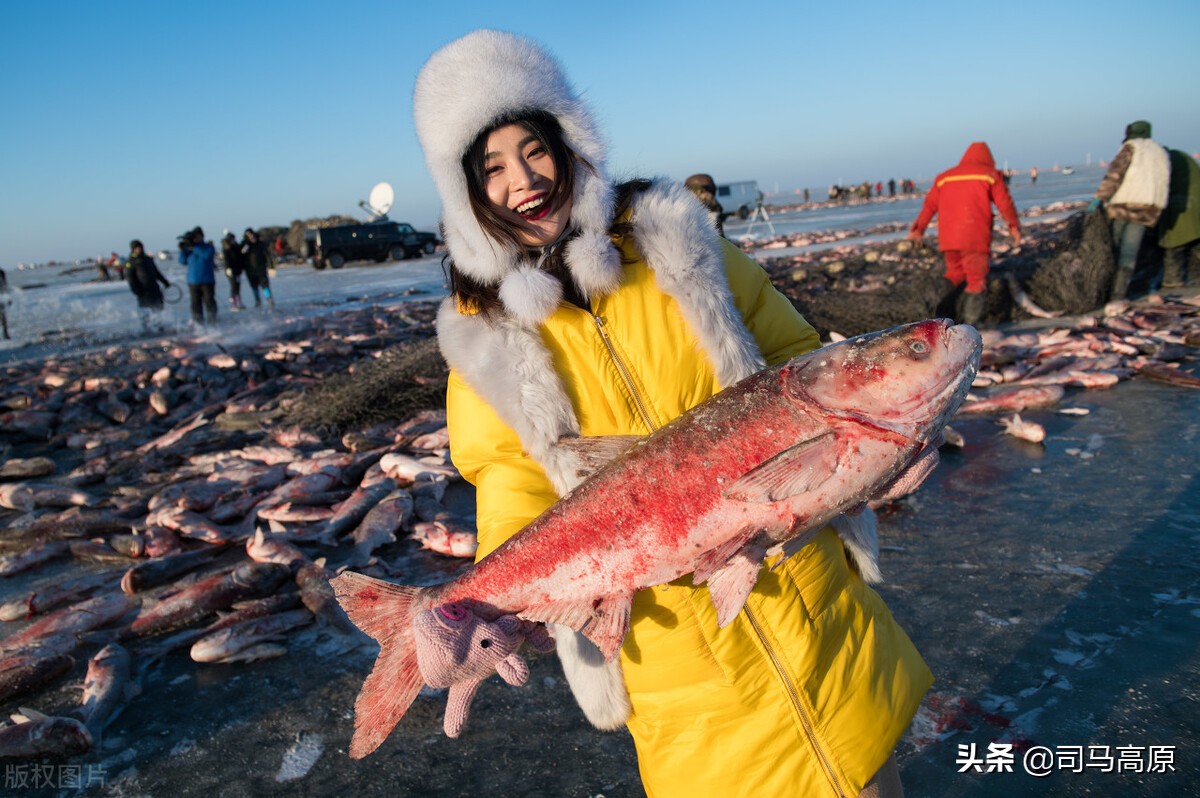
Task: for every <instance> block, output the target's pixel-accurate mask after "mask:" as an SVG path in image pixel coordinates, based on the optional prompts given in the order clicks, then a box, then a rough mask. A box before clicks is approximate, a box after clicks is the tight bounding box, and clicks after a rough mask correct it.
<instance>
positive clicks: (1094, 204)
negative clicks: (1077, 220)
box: [1087, 197, 1100, 213]
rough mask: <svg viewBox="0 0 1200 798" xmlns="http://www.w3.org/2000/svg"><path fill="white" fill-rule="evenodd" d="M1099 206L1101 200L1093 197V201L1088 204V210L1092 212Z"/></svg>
mask: <svg viewBox="0 0 1200 798" xmlns="http://www.w3.org/2000/svg"><path fill="white" fill-rule="evenodd" d="M1099 207H1100V200H1098V199H1097V198H1095V197H1092V201H1091V202H1089V203H1088V204H1087V212H1088V213H1091V212H1092V211H1094V210H1096V209H1097V208H1099Z"/></svg>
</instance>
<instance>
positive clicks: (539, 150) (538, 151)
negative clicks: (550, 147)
mask: <svg viewBox="0 0 1200 798" xmlns="http://www.w3.org/2000/svg"><path fill="white" fill-rule="evenodd" d="M545 154H546V148H545V147H534V148H533V149H531V150H530V151H529V153H528V154H527V155H526V156H525V157H526V158H527V159H530V160H532V159H533V158H537V157H540V156H542V155H545Z"/></svg>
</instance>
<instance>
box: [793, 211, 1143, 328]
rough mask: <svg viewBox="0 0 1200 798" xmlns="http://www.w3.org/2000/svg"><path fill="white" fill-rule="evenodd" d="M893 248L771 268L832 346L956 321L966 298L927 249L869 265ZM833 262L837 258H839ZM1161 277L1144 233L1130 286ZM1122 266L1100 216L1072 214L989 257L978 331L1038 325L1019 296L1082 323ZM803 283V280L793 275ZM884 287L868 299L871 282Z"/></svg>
mask: <svg viewBox="0 0 1200 798" xmlns="http://www.w3.org/2000/svg"><path fill="white" fill-rule="evenodd" d="M895 246H896V245H895V244H894V243H892V244H881V245H869V246H868V247H866V248H864V249H863V251H861V252H859V253H858V254H855V255H850V256H843V257H842V259H839V260H838V261H837V263H838V264H839V266H840V268H839V269H838V270H837V271H836V272H834V271H833V270H831V269H830V268H829V265H830V264H829V262H828V261H824V262H823V261H817V262H814V263H808V264H805V268H803V269H800V270H796V271H792V266H793V265H794V264H789V263H787V262H786V261H785V262H776V263H773V264H772V266H773V268H771V271H772V272H773V275H774V280H775V283H776V285H778V286H779V287H780V288H781V289H782V290H783V291H784V293H786V294H787V295H788V297H790V298H791V300H792V302H793V303H794V304H795V305H796V307H797V308H798V309H799V310H800V312H801V313H802V314H804V317H805V318H806V319H808V321H809V322H810V323H811V324H812V325H813V326H814V327H815V328H816V329H817V331H818V332H819V333H821V335H822V337H826V336H827V335H828V333H829V332H837V333H840V334H842V335H847V336H851V335H859V334H862V333H865V332H871V331H873V330H880V329H885V328H887V327H893V326H895V325H898V324H905V323H907V322H911V321H919V320H921V319H926V318H933V317H949V318H959V317H960V313H959V311H960V309H961V307H960V305H961V297H959V296H949V295H948V294H947V289H948V284H947V283H946V282H945V281H944V280H943V279H942V278H941V275H942V273H943V270H944V265H943V259H942V255H941V253H940V252H937V251H936V250H935V249H933V248H932V247H931V246H929V245H928V244H926V245H923V246H918V247H916V248H914V249H912V250H910V251H908V252H906V253H905V254H904V255H903V256H902V257H901V258H900V259H899V260H898V261H897V260H896V259H894V258H893V259H892V260H885V259H879V260H875V261H874V262H869V261H868V260H867V257H866V255H867V253H869V252H870V251H872V250H875V251H886V250H887V249H888V248H889V247H892V248H894V247H895ZM835 257H836V256H835ZM1161 268H1162V254H1161V250H1160V249H1159V247H1157V246H1156V245H1155V239H1154V232H1153V231H1150V232H1148V233H1147V234H1146V237H1145V239H1144V240H1143V242H1142V248H1141V250H1140V252H1139V255H1138V260H1137V268H1136V271H1135V273H1134V278H1133V281H1132V283H1131V284H1130V292H1131V294H1132V295H1135V296H1136V295H1137V294H1139V293H1142V292H1145V291H1147V290H1150V282H1151V278H1152V276H1153V275H1155V274H1157V273H1158V272H1159V271H1160V270H1161ZM1115 270H1116V260H1115V256H1114V252H1113V242H1112V233H1111V230H1110V226H1109V222H1108V220H1107V218H1106V217H1105V215H1104V212H1103V211H1102V210H1097V211H1093V212H1092V213H1082V212H1081V213H1076V214H1074V215H1072V216H1070V217H1068V218H1067V219H1066V220H1064V221H1063V222H1061V223H1060V229H1057V230H1055V231H1053V232H1050V233H1048V234H1047V233H1043V234H1042V235H1040V236H1038V237H1037V238H1036V239H1035V240H1033V241H1030V242H1027V243H1025V244H1023V245H1022V246H1021V247H1020V248H1019V249H1018V250H1016V251H1015V252H1013V253H1005V254H998V255H993V259H992V266H991V273H990V274H989V275H988V290H987V304H986V307H985V310H984V314H983V319H982V323H983V324H985V325H994V324H1000V323H1003V322H1009V321H1020V320H1024V319H1029V318H1032V317H1033V315H1035V314H1031V313H1030V312H1029V311H1028V310H1027V307H1026V306H1023V305H1022V303H1021V302H1020V301H1019V295H1018V292H1023V293H1024V294H1025V296H1026V297H1027V300H1031V301H1032V303H1033V304H1034V305H1036V306H1037V307H1038V308H1041V309H1042V310H1044V311H1048V312H1051V313H1057V314H1058V315H1066V316H1077V315H1082V314H1086V313H1091V312H1094V311H1097V310H1099V309H1100V308H1102V307H1104V304H1105V303H1106V302H1108V301H1109V294H1110V292H1111V290H1112V280H1113V274H1114V272H1115ZM793 275H799V277H796V276H793ZM884 280H886V281H888V282H887V284H886V285H885V286H883V287H879V288H876V289H875V290H862V288H861V286H863V285H864V284H867V283H871V282H873V283H874V284H875V285H876V286H878V285H880V284H881V283H882V282H883V281H884Z"/></svg>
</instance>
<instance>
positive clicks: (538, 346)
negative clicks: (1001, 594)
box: [351, 31, 931, 796]
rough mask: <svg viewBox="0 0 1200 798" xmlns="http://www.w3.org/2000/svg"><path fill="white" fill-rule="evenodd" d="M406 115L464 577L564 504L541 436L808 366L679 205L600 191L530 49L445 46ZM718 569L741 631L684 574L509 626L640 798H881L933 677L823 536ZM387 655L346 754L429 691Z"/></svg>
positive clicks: (651, 503)
mask: <svg viewBox="0 0 1200 798" xmlns="http://www.w3.org/2000/svg"><path fill="white" fill-rule="evenodd" d="M413 98H414V103H413V108H414V117H415V121H416V127H417V134H418V138H419V139H420V141H421V145H422V147H423V149H424V151H425V157H426V162H427V164H428V165H429V168H430V171H431V173H432V174H433V178H434V181H435V183H436V184H437V187H438V191H439V193H440V194H441V197H442V206H443V218H442V226H443V229H444V231H445V240H446V245H447V249H448V250H449V253H448V256H447V260H446V262H447V265H448V268H449V273H450V296H449V297H448V298H447V299H446V300H445V302H443V304H442V307H441V309H440V310H439V313H438V342H439V345H440V347H441V350H442V353H443V355H444V356H445V358H446V362H447V363H448V364H449V365H450V367H451V374H450V377H449V381H448V386H447V397H446V402H447V411H446V416H447V426H448V429H449V433H450V448H451V451H452V456H453V459H454V463H455V465H456V466H457V467H458V468H459V470H460V472H461V473H462V475H463V476H464V478H466V479H467V480H468V481H470V482H471V483H472V484H474V485H475V487H476V502H477V512H476V517H477V525H478V531H479V549H478V552H477V557H478V558H483V557H486V556H488V555H489V554H490V553H492V552H493V551H496V550H497V548H499V547H501V546H502V545H505V544H506V541H509V540H510V539H512V538H514V536H521V535H524V534H525V533H526V532H528V531H529V530H530V529H532V528H534V526H535V525H531V522H533V521H534V519H535V518H538V517H539V516H540V515H541V514H542V513H543V512H546V511H547V510H548V509H549V508H550V507H551V506H552V505H554V504H555V502H556V501H557V500H558V499H559V498H560V497H565V496H567V495H568V494H571V493H572V491H573V490H574V489H575V488H576V487H578V486H579V485H580V484H581V483H582V481H583V474H584V471H585V469H584V463H583V462H582V460H581V458H580V455H579V454H578V452H577V450H576V449H574V448H572V447H568V446H565V445H562V444H561V443H560V441H561V439H562V438H563V437H564V436H566V437H574V436H581V437H605V436H644V435H647V434H651V433H654V432H655V431H656V430H659V429H661V428H663V427H664V426H666V425H668V424H669V423H671V422H672V420H674V419H677V418H679V417H680V416H682V415H683V414H685V413H687V412H688V411H690V410H691V409H692V408H695V407H696V406H697V405H699V404H701V403H702V402H704V401H705V400H707V399H709V398H710V397H713V396H715V395H716V394H717V393H719V392H720V391H721V390H722V389H723V388H727V387H729V386H732V385H734V384H735V383H738V382H740V381H742V380H743V379H746V378H747V377H749V376H750V375H752V374H755V373H757V372H760V371H761V370H762V369H763V367H764V366H765V365H767V364H777V363H781V362H783V361H785V360H790V359H791V358H793V357H796V356H798V355H802V354H804V353H806V352H809V351H812V350H814V349H816V348H817V346H818V345H819V341H818V339H817V335H816V332H815V330H813V328H812V327H811V326H810V325H809V324H808V323H807V322H806V321H805V320H804V319H803V318H801V317H800V315H799V314H798V313H797V312H796V311H795V309H794V308H793V306H792V304H791V302H790V301H789V300H788V299H787V298H786V297H784V296H783V295H782V294H780V293H779V292H778V291H776V290H775V289H774V288H773V287H772V285H771V283H770V280H769V279H768V277H767V275H766V273H765V272H764V271H763V270H762V269H761V268H760V267H759V266H758V265H757V264H756V263H754V262H753V261H752V260H750V259H749V258H748V257H747V256H745V255H744V254H743V253H742V252H740V251H739V250H738V249H737V248H736V247H734V246H733V245H732V244H730V243H729V242H728V241H726V240H725V239H723V238H721V237H720V236H718V235H717V231H716V229H715V228H714V227H713V223H712V220H711V218H710V216H709V215H708V213H707V212H706V211H705V209H704V208H703V206H701V205H700V204H699V203H698V202H697V201H696V199H695V197H694V196H693V195H692V194H691V193H690V192H689V191H688V190H687V189H686V188H684V187H683V186H681V185H678V184H673V183H667V182H663V181H644V180H643V181H629V182H626V183H622V184H619V185H614V184H613V183H612V182H610V181H609V179H608V177H607V175H606V172H605V170H606V167H605V161H606V151H607V147H606V144H605V142H604V139H603V136H602V135H601V133H600V131H599V129H598V128H597V126H596V124H595V123H594V121H593V120H592V117H591V113H590V111H589V110H588V108H587V107H586V106H585V105H584V104H583V102H582V101H581V100H580V98H579V96H578V95H577V94H576V92H575V90H574V89H573V88H572V87H571V86H570V84H569V83H568V81H567V79H566V75H565V74H564V72H563V70H562V68H561V66H560V65H559V64H558V62H557V60H556V59H555V58H554V57H553V56H552V55H551V54H550V53H548V52H547V51H546V50H545V49H543V48H542V47H541V46H540V45H538V44H536V43H535V42H532V41H530V40H528V39H525V38H523V37H520V36H515V35H512V34H507V33H501V32H498V31H478V32H476V33H473V34H470V35H468V36H465V37H463V38H462V39H459V40H457V41H455V42H452V43H451V44H449V45H447V46H446V47H444V48H442V49H441V50H439V51H438V52H437V53H435V54H434V55H433V56H432V57H431V58H430V60H429V61H428V62H427V63H426V65H425V66H424V68H422V70H421V72H420V74H419V76H418V78H417V85H416V89H415V91H414V93H413ZM746 465H747V467H748V468H750V467H753V464H749V463H748V464H746ZM678 467H679V468H683V466H678ZM709 470H710V469H708V468H698V467H697V468H693V469H691V472H690V473H688V474H686V475H667V474H663V475H662V478H663V479H679V478H682V477H687V478H690V479H698V480H704V479H705V478H706V476H708V474H707V472H708V471H709ZM697 472H698V473H697ZM676 487H678V485H676ZM633 501H634V503H635V504H639V505H641V504H644V505H645V511H646V512H645V513H642V515H644V516H646V517H650V515H651V511H652V510H653V512H656V513H657V514H658V515H657V516H654V517H661V518H664V519H665V518H670V517H671V516H672V513H673V512H674V509H675V506H676V504H677V503H676V502H673V501H672V500H671V499H670V498H669V492H667V491H666V490H665V489H664V488H662V487H661V486H654V485H652V486H651V487H648V488H647V489H646V491H645V492H644V493H639V495H637V496H636V497H635V499H634V500H633ZM618 503H621V502H618ZM626 504H628V502H626ZM663 523H664V524H667V527H666V528H669V526H670V522H669V521H664V522H663ZM735 531H736V530H735ZM589 534H590V533H589ZM595 534H596V535H606V536H607V537H606V538H605V539H608V540H612V541H613V543H612V548H613V549H615V550H617V551H619V552H621V554H620V555H618V556H625V557H633V556H635V554H636V552H637V550H638V545H639V544H640V545H642V546H643V547H644V546H645V540H644V538H638V540H633V539H631V537H630V536H631V533H630V531H629V527H628V526H626V525H623V524H620V523H612V524H607V525H606V528H605V529H604V530H596V531H595ZM583 537H585V538H586V539H592V538H591V537H589V536H587V535H584V536H583ZM581 539H582V538H581ZM522 541H525V542H528V538H521V540H513V541H512V543H510V544H507V545H505V549H506V550H511V549H512V548H513V547H515V546H521V545H522ZM735 549H736V547H733V548H731V549H730V550H729V551H723V552H721V553H719V555H715V556H716V559H717V560H718V562H717V565H718V566H721V567H724V566H725V565H727V564H730V563H734V562H735V561H737V562H741V561H745V562H746V563H748V567H749V568H750V569H751V573H752V575H756V586H755V587H754V588H753V589H752V590H750V592H749V596H748V598H747V599H746V601H745V606H744V608H742V609H741V610H740V611H738V609H737V608H736V607H734V608H727V609H730V612H728V613H726V614H725V615H722V616H720V617H718V615H719V614H718V611H717V609H716V608H715V607H714V601H713V598H712V597H711V595H710V591H709V587H708V586H707V585H701V586H697V585H695V584H694V583H693V580H692V578H691V576H690V575H688V576H684V577H682V578H679V579H676V580H674V581H672V582H671V583H670V584H669V586H668V585H658V586H656V587H653V588H646V589H642V590H637V591H635V592H632V593H631V592H630V590H628V589H626V590H624V592H622V590H621V585H619V584H605V585H602V586H600V587H599V588H598V592H597V593H596V595H594V596H593V597H592V599H593V600H594V601H593V600H589V601H588V602H586V603H587V610H586V611H584V612H578V613H576V612H565V611H563V612H561V613H557V614H554V615H553V617H546V616H539V617H533V618H528V619H523V620H522V623H525V624H533V623H534V621H538V622H542V621H555V622H556V623H555V625H554V635H555V639H556V642H557V649H558V652H559V657H560V659H561V660H562V664H563V670H564V673H565V675H566V677H567V681H568V682H569V683H570V685H571V689H572V692H573V693H574V695H575V697H576V699H577V701H578V703H579V705H580V708H581V709H582V710H583V712H584V714H585V715H586V717H587V718H588V719H589V720H590V721H591V722H592V723H593V724H594V725H596V726H597V727H599V728H604V729H617V728H621V727H626V728H628V730H629V732H630V734H631V735H632V737H633V740H634V743H635V744H636V746H637V752H638V766H639V770H640V773H641V777H642V781H643V785H644V787H645V789H646V792H647V794H648V795H651V796H673V795H680V796H683V795H687V796H693V795H697V794H700V795H713V794H720V795H728V796H738V795H749V794H760V793H761V794H780V795H822V794H831V795H842V796H846V795H850V796H852V795H856V794H858V793H859V792H860V791H862V790H863V789H864V787H868V785H869V784H873V785H875V788H874V789H875V792H874V793H873V794H875V795H880V794H882V795H888V796H891V795H896V794H898V792H897V790H898V784H897V783H896V782H895V780H894V779H893V777H894V775H895V765H894V762H893V760H892V759H891V753H892V750H893V748H894V747H895V745H896V741H897V740H898V739H899V738H900V735H901V734H902V733H903V732H904V730H905V728H906V727H907V726H908V724H909V722H910V721H911V719H912V717H913V715H914V713H915V711H916V708H917V706H918V704H919V702H920V699H921V696H922V695H923V694H924V692H925V690H926V689H927V688H928V686H929V684H930V680H931V677H930V674H929V671H928V669H927V668H926V667H925V664H924V662H923V661H922V660H921V658H920V656H919V655H918V654H917V652H916V650H915V648H914V647H913V645H912V643H911V642H910V641H909V640H908V638H907V637H906V636H905V634H904V632H903V631H902V630H901V629H900V628H899V626H898V625H897V624H896V623H895V622H894V621H893V620H892V617H891V615H890V614H889V613H888V610H887V608H886V606H884V604H883V602H882V600H881V599H880V597H879V596H878V594H876V593H875V592H874V591H873V590H872V589H871V588H870V587H869V586H868V585H867V584H866V582H865V581H864V579H863V578H862V576H861V575H860V574H859V573H858V572H857V571H856V570H855V568H854V567H853V566H852V565H851V562H850V560H849V559H848V555H847V553H846V548H845V546H844V545H843V543H842V541H841V539H840V538H839V536H838V534H837V532H836V531H835V530H834V529H833V528H832V527H825V528H823V529H819V530H814V539H813V542H812V544H811V545H810V546H807V547H805V548H804V550H803V551H802V552H800V553H799V554H797V555H796V556H794V557H791V558H790V559H787V560H786V561H785V562H777V563H773V565H774V566H775V567H773V568H766V567H764V565H763V563H762V558H761V557H758V558H755V557H754V556H753V554H752V553H747V552H745V551H742V550H741V549H737V550H735ZM659 554H660V555H661V552H659ZM479 567H480V568H481V569H482V568H483V566H482V565H480V566H479ZM548 567H552V563H551V564H549V565H548ZM731 567H732V566H731ZM484 570H486V569H484ZM377 598H378V596H377ZM547 600H548V601H549V602H550V603H553V602H554V601H556V600H559V601H566V600H567V598H565V597H564V596H561V595H552V596H549V597H548V599H547ZM406 606H407V605H406ZM738 607H741V605H740V604H738ZM606 608H607V609H606ZM383 609H384V606H383V600H382V599H380V611H381V612H382V611H383ZM418 609H420V610H421V611H422V612H425V611H426V610H429V611H431V612H433V611H439V612H442V614H443V615H444V614H445V612H444V611H443V610H444V609H445V608H444V607H433V606H429V607H426V606H421V607H419V608H418ZM476 609H478V610H479V617H481V618H482V617H485V616H487V615H489V613H490V614H492V615H502V614H503V613H501V612H500V611H499V610H498V609H497V608H495V607H491V608H489V607H485V606H480V607H477V608H476ZM378 617H383V616H382V615H379V616H378ZM422 617H424V616H422ZM490 620H491V618H489V621H490ZM364 622H366V621H365V619H364ZM589 624H591V625H590V626H589ZM597 625H598V626H600V627H601V628H602V629H609V630H610V631H611V632H612V634H610V635H608V636H607V637H606V638H605V639H606V641H607V643H606V648H605V651H604V652H603V653H602V652H601V651H600V650H599V649H597V648H596V646H595V645H593V643H592V642H591V641H590V640H589V638H588V637H586V636H585V635H584V632H587V633H589V634H594V633H595V632H596V628H595V627H596V626H597ZM402 627H403V625H402V624H398V625H397V626H396V628H397V629H400V628H402ZM390 628H392V626H391V625H390V624H389V629H390ZM522 628H523V629H525V628H526V627H522ZM527 631H528V630H527ZM397 634H399V632H397ZM622 641H623V643H622ZM397 652H400V653H397ZM606 655H607V656H606ZM406 657H407V654H405V653H403V649H402V648H398V647H394V646H384V648H383V649H382V650H381V653H380V656H379V659H378V660H377V662H376V664H375V668H374V671H373V672H372V674H371V676H369V677H368V679H367V682H366V684H364V687H363V691H362V694H361V696H360V698H359V701H358V703H357V705H356V719H355V725H356V729H355V737H354V741H353V743H352V745H351V754H352V755H353V756H356V757H360V756H365V755H366V754H369V753H370V752H371V751H372V750H374V749H375V748H376V747H377V746H378V745H379V744H381V743H382V742H383V740H384V738H386V736H387V735H388V733H389V732H390V730H391V728H392V726H394V725H395V723H396V722H397V720H398V719H399V718H400V717H401V716H403V715H404V713H405V710H406V709H407V707H408V706H409V704H410V703H411V701H412V700H414V699H415V698H416V696H417V694H418V692H419V688H420V682H421V680H422V679H423V680H424V681H425V682H426V683H430V684H433V683H434V681H430V680H431V679H434V680H435V681H436V679H438V678H440V677H439V676H438V675H437V674H434V673H432V672H427V670H426V668H425V666H424V665H423V664H420V665H419V663H417V664H415V662H414V661H412V660H410V659H408V658H406ZM418 665H419V668H420V672H418ZM500 672H501V674H502V675H504V674H505V673H507V676H506V677H505V678H509V677H513V678H515V677H516V676H518V675H519V674H517V673H516V672H515V671H512V670H510V671H507V672H506V671H503V670H502V671H500ZM509 680H510V682H512V683H516V682H515V681H513V679H509ZM464 717H465V716H464ZM447 719H448V722H449V720H450V719H451V718H450V714H449V710H448V714H447ZM462 719H463V717H459V718H458V719H457V721H456V722H455V723H452V724H450V725H449V726H447V728H448V729H453V730H454V733H457V729H458V728H460V727H461V723H460V722H458V721H461V720H462ZM714 754H718V755H714Z"/></svg>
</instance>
